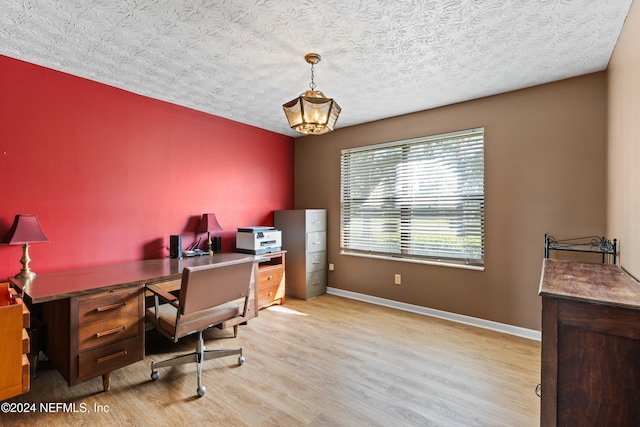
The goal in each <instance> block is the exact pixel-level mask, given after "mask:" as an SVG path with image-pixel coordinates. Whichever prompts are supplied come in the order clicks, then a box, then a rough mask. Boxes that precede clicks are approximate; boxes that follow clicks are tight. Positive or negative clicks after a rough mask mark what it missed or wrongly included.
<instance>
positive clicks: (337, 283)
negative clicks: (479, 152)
mask: <svg viewBox="0 0 640 427" xmlns="http://www.w3.org/2000/svg"><path fill="white" fill-rule="evenodd" d="M381 102H383V101H381ZM343 114H345V115H346V114H349V112H348V110H344V111H343ZM605 119H606V76H605V73H604V72H600V73H596V74H591V75H587V76H583V77H578V78H573V79H569V80H564V81H560V82H556V83H551V84H546V85H541V86H537V87H534V88H530V89H525V90H520V91H515V92H510V93H506V94H501V95H497V96H492V97H488V98H483V99H479V100H474V101H470V102H465V103H460V104H455V105H451V106H446V107H443V108H438V109H433V110H428V111H423V112H419V113H414V114H410V115H405V116H400V117H395V118H390V119H386V120H381V121H378V122H373V123H369V124H364V125H360V126H353V127H347V128H343V129H338V130H336V131H335V132H333V133H330V134H327V135H322V136H312V137H303V138H298V139H297V140H296V179H295V182H296V207H297V208H324V209H328V235H327V240H328V243H327V244H328V259H329V262H332V263H334V264H335V268H336V269H335V271H334V272H330V273H329V286H331V287H335V288H339V289H344V290H349V291H353V292H359V293H363V294H367V295H373V296H377V297H381V298H387V299H391V300H396V301H401V302H406V303H410V304H416V305H420V306H424V307H429V308H435V309H438V310H445V311H448V312H452V313H459V314H463V315H468V316H473V317H477V318H482V319H488V320H492V321H497V322H501V323H506V324H511V325H515V326H520V327H524V328H530V329H536V330H539V329H540V310H541V308H540V307H541V306H540V298H539V296H538V285H539V279H540V270H541V264H542V255H543V236H544V233H545V232H548V233H551V234H553V235H554V236H555V237H557V238H563V237H577V236H584V235H593V234H595V235H602V233H603V232H604V229H605V179H606V177H605V167H606V159H605V148H606V147H605V137H606V129H605V125H606V123H605ZM480 126H484V128H485V209H486V212H485V231H486V236H485V248H486V251H485V252H486V255H485V258H486V261H485V265H486V268H485V271H472V270H464V269H458V268H451V267H439V266H431V265H424V264H413V263H406V262H398V261H381V260H372V259H367V258H359V257H354V256H347V255H340V253H339V238H340V229H339V221H340V213H339V208H340V194H339V191H340V150H341V149H342V148H347V147H355V146H362V145H368V144H375V143H380V142H386V141H395V140H400V139H405V138H413V137H418V136H424V135H432V134H438V133H443V132H450V131H456V130H461V129H468V128H473V127H480ZM396 273H399V274H402V285H399V286H398V285H394V282H393V278H394V274H396Z"/></svg>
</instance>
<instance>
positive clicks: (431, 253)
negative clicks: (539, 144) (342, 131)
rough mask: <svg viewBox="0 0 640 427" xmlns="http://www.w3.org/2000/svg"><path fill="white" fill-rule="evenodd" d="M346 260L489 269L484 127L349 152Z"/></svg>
mask: <svg viewBox="0 0 640 427" xmlns="http://www.w3.org/2000/svg"><path fill="white" fill-rule="evenodd" d="M340 186H341V191H340V193H341V205H340V214H341V216H340V230H341V237H340V245H341V252H342V253H350V254H360V255H370V256H383V257H394V258H406V259H410V260H424V261H431V262H442V263H447V264H465V265H472V266H483V265H484V128H478V129H471V130H466V131H460V132H454V133H448V134H443V135H436V136H430V137H425V138H417V139H412V140H406V141H398V142H392V143H386V144H378V145H372V146H367V147H359V148H354V149H345V150H342V155H341V180H340Z"/></svg>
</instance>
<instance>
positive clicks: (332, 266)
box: [329, 262, 336, 271]
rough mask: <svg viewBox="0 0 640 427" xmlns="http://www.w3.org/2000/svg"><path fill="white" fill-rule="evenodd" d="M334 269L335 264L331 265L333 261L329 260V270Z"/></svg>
mask: <svg viewBox="0 0 640 427" xmlns="http://www.w3.org/2000/svg"><path fill="white" fill-rule="evenodd" d="M335 269H336V266H335V265H333V263H332V262H330V263H329V271H333V270H335Z"/></svg>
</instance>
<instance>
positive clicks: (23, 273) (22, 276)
mask: <svg viewBox="0 0 640 427" xmlns="http://www.w3.org/2000/svg"><path fill="white" fill-rule="evenodd" d="M34 277H36V273H34V272H33V271H31V270H29V271H24V270H22V271H20V273H18V274H16V275H15V278H16V279H33V278H34Z"/></svg>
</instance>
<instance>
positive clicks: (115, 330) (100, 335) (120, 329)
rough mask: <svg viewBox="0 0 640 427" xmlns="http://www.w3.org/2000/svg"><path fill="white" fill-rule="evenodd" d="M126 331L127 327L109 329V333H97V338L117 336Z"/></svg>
mask: <svg viewBox="0 0 640 427" xmlns="http://www.w3.org/2000/svg"><path fill="white" fill-rule="evenodd" d="M125 329H127V325H122V326H119V327H117V328H113V329H109V330H108V331H104V332H96V338H102V337H105V336H107V335H111V334H115V333H117V332H120V331H124V330H125Z"/></svg>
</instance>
